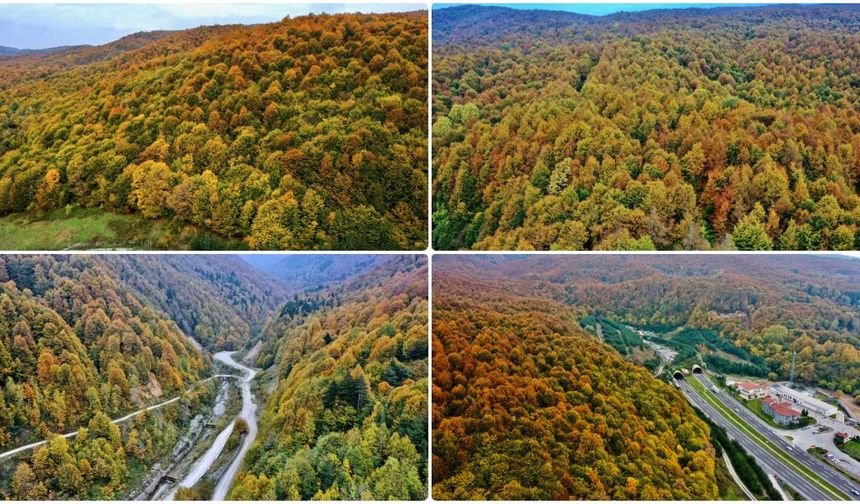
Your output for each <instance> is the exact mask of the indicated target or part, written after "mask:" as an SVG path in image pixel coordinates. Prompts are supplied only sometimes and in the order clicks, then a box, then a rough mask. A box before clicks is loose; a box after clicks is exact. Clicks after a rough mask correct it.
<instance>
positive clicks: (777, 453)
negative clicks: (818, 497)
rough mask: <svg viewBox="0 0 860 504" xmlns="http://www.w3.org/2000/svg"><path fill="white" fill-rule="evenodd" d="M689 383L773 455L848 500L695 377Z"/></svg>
mask: <svg viewBox="0 0 860 504" xmlns="http://www.w3.org/2000/svg"><path fill="white" fill-rule="evenodd" d="M688 383H689V384H690V386H691V387H693V389H695V390H696V392H698V393H699V395H700V396H701V397H702V399H704V400H705V401H707V402H708V404H710V405H711V406H713V407H714V408H716V410H717V411H719V412H720V413H721V414H722V415H723V416H725V417H726V418H728V419H729V420H730V421H731V422H732V423H734V424H735V426H736V427H738V428H739V429H740V430H742V431H743V432H744V433H746V434H747V435H748V436H750V438H752V439H753V441H755V442H757V443H758V444H759V445H761V446H762V447H763V448H764V449H766V450H767V451H769V452H770V453H771V454H772V455H774V456H775V457H776V458H778V459H779V460H780V461H782V462H783V463H784V464H785V465H787V466H789V467H791V468H793V469H794V470H795V471H797V472H799V473H800V474H802V475H804V476H806V477H807V478H808V479H809V480H810V481H813V482H814V483H816V485H817V486H818V487H819V488H821V490H822V491H824V493H826V494H828V495H830V496H831V497H834V498H836V499H840V500H848V496H847V495H845V494H843V493H842V492H840V491H839V489H837V488H836V487H834V486H833V485H831V484H830V483H828V482H827V481H825V480H823V479H821V478H820V477H818V475H817V474H815V473H814V472H813V471H811V470H810V469H809V468H807V467H805V466H804V465H803V464H801V463H799V462H797V461H796V460H794V459H793V458H791V457H790V456H788V455H786V454H785V452H783V451H782V450H781V449H779V448H777V447H776V446H774V444H773V443H771V442H770V441H768V440H767V438H765V437H764V436H762V435H761V433H760V432H758V431H757V430H755V429H754V428H752V427H750V426H749V425H747V424H746V423H745V422H744V421H743V420H742V419H741V418H740V417H739V416H737V415H736V414H735V412H733V411H732V410H731V409H730V408H728V407H726V406H725V405H724V404H723V403H722V402H720V400H719V399H717V398H716V396H714V395H713V394H712V393H711V392H710V391H709V390H707V389H706V388H705V386H704V385H702V384H701V383H700V382H699V380H697V379H696V378H694V377H690V379H689V380H688Z"/></svg>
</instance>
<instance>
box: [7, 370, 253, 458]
mask: <svg viewBox="0 0 860 504" xmlns="http://www.w3.org/2000/svg"><path fill="white" fill-rule="evenodd" d="M215 378H242V377H241V376H237V375H232V374H217V375H212V376H209V377H207V378H204V379H202V380H199V381H196V382H194V383H193V384H192V385H191V387H189V390H190V389H191V388H194V387H196V386H198V385H200V384H202V383H205V382H207V381H209V380H212V379H215ZM181 398H182V394H180V395H178V396H176V397H174V398H172V399H168V400H166V401H164V402H160V403H158V404H153V405H152V406H147V407H146V408H141V409H139V410H137V411H134V412H131V413H129V414H128V415H125V416H123V417H119V418H115V419H113V420H111V422H113V423H115V424H118V423H122V422H126V421H128V420H131V419H132V418H134V417H136V416H137V415H139V414H141V413H143V412H144V411H153V410H157V409H160V408H163V407H165V406H167V405H168V404H172V403H175V402H176V401H178V400H180V399H181ZM77 435H78V431H77V430H76V431H74V432H67V433H66V434H63V435H62V436H63V437H64V438H66V439H70V438H73V437H75V436H77ZM47 442H48V440H47V439H43V440H41V441H36V442H35V443H30V444H26V445H23V446H19V447H18V448H14V449H12V450H9V451H6V452H3V453H0V460H3V459H4V458H6V457H11V456H12V455H15V454H17V453H21V452H25V451H27V450H32V449H33V448H38V447H39V446H42V445H43V444H45V443H47Z"/></svg>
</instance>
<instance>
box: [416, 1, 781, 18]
mask: <svg viewBox="0 0 860 504" xmlns="http://www.w3.org/2000/svg"><path fill="white" fill-rule="evenodd" d="M463 5H480V6H486V7H508V8H511V9H518V10H555V11H561V12H571V13H574V14H585V15H589V16H608V15H611V14H616V13H619V12H644V11H649V10H658V9H694V8H695V9H713V8H718V7H761V6H765V5H778V4H766V3H755V4H749V3H741V4H739V3H704V4H696V3H615V4H611V3H607V4H604V3H571V4H563V3H516V4H515V3H512V4H505V3H472V4H470V3H445V4H435V5H433V10H438V9H446V8H449V7H459V6H463Z"/></svg>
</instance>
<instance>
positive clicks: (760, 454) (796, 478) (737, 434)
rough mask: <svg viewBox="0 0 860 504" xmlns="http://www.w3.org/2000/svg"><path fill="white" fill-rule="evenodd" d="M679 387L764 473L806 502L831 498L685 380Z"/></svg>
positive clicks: (680, 381) (680, 382)
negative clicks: (773, 475)
mask: <svg viewBox="0 0 860 504" xmlns="http://www.w3.org/2000/svg"><path fill="white" fill-rule="evenodd" d="M675 382H676V383H677V384H678V386H679V387H680V389H681V391H682V392H683V393H684V396H686V397H687V400H688V401H690V403H691V404H693V405H694V406H695V407H697V408H698V409H699V410H701V411H702V413H704V414H705V415H707V416H708V418H710V419H711V420H713V421H714V423H716V424H717V425H719V426H720V427H722V428H724V429H725V430H726V432H727V433H728V434H729V436H731V438H732V439H734V440H736V441H737V442H738V443H739V444H740V445H741V446H742V447H743V448H744V450H746V451H747V453H749V454H750V455H752V456H753V457H755V459H756V461H757V462H758V463H759V465H760V466H762V469H764V471H765V472H767V473H770V474H775V475H778V476H779V477H780V478H781V479H782V480H784V481H785V482H786V483H788V485H789V486H791V487H792V488H794V489H795V490H796V491H797V492H798V493H799V494H800V495H802V496H803V497H804V498H805V499H807V500H815V501H827V500H833V498H832V497H831V496H830V495H829V494H827V493H825V492H824V491H823V490H821V489H820V488H818V486H816V485H814V484H813V483H812V482H810V481H809V480H808V479H807V478H806V477H804V476H803V475H801V474H799V473H798V472H797V471H795V470H794V469H792V468H790V467H788V466H787V465H785V463H783V462H782V461H780V460H779V459H777V458H776V456H775V455H773V454H772V453H770V452H769V451H767V450H765V449H764V448H763V447H762V446H761V445H760V444H758V443H757V442H756V441H754V440H753V439H752V438H750V437H749V436H748V435H747V434H746V433H745V432H743V431H741V430H740V429H739V428H738V427H737V426H735V424H734V423H733V422H731V421H730V420H729V419H727V418H726V417H724V416H723V415H722V413H720V412H718V411H717V410H716V409H715V408H714V407H713V406H711V405H710V404H709V403H707V402H706V401H705V400H704V399H702V398H701V397H699V395H698V394H697V393H696V391H695V390H694V389H693V387H691V386H690V384H689V383H687V382H686V380H675Z"/></svg>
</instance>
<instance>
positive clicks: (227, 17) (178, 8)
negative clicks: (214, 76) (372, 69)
mask: <svg viewBox="0 0 860 504" xmlns="http://www.w3.org/2000/svg"><path fill="white" fill-rule="evenodd" d="M425 8H426V7H425V6H424V5H423V4H405V3H404V4H370V3H368V4H295V3H291V4H285V3H282V4H272V3H268V4H251V3H234V4H225V3H221V4H199V3H195V4H175V3H169V4H168V3H148V4H0V46H8V47H17V48H19V49H44V48H47V47H57V46H64V45H79V44H93V45H97V44H105V43H107V42H112V41H114V40H116V39H118V38H121V37H123V36H125V35H128V34H130V33H135V32H139V31H152V30H181V29H185V28H194V27H197V26H202V25H213V24H234V23H241V24H251V23H268V22H272V21H278V20H280V19H283V18H284V17H285V16H287V15H290V16H293V17H295V16H300V15H303V14H308V13H311V12H313V13H320V12H329V13H334V12H394V11H408V10H416V9H425Z"/></svg>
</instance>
